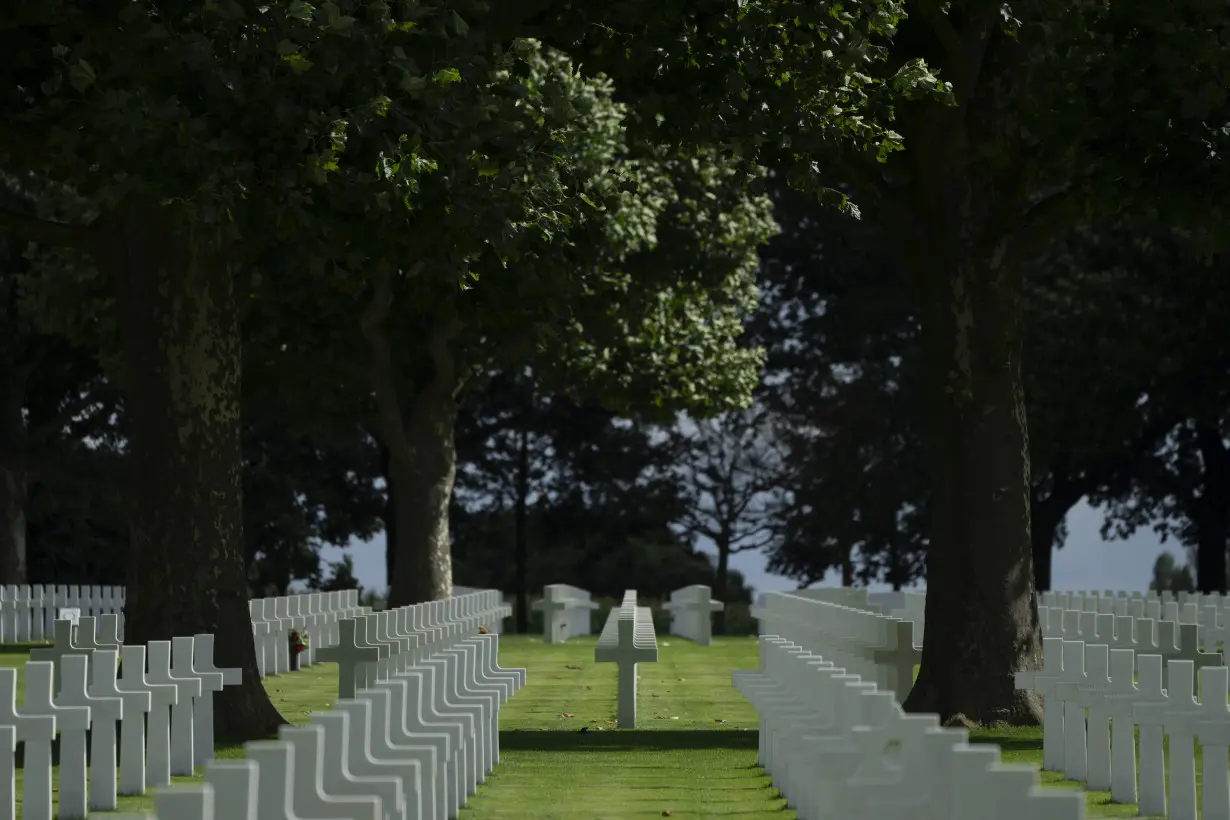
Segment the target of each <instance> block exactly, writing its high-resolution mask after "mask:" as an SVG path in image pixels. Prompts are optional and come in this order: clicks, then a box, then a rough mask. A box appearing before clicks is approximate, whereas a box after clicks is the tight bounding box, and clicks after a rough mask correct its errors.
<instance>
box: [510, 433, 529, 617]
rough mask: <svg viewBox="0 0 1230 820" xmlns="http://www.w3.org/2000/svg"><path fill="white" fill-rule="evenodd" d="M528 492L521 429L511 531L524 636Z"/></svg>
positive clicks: (525, 448)
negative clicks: (515, 506)
mask: <svg viewBox="0 0 1230 820" xmlns="http://www.w3.org/2000/svg"><path fill="white" fill-rule="evenodd" d="M529 494H530V435H529V433H528V432H526V431H525V430H522V431H521V442H520V444H519V446H518V448H517V509H516V513H515V516H516V518H515V530H514V532H513V539H514V542H515V543H514V544H513V585H514V586H515V587H516V589H515V590H514V593H515V595H516V598H517V609H516V613H517V632H518V633H520V634H522V635H525V634H527V633H528V632H529V631H530V595H529V588H528V587H529V582H528V580H527V577H526V575H527V569H528V568H527V564H528V563H529V533H528V532H526V519H527V518H528V515H527V510H526V506H527V505H528V503H529V502H528V498H527V496H529Z"/></svg>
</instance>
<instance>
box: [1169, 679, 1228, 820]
mask: <svg viewBox="0 0 1230 820" xmlns="http://www.w3.org/2000/svg"><path fill="white" fill-rule="evenodd" d="M1166 665H1167V666H1168V667H1169V669H1170V686H1168V687H1167V688H1166V691H1167V692H1168V693H1169V695H1170V697H1169V698H1168V699H1167V702H1166V709H1165V715H1164V717H1163V723H1162V727H1163V728H1164V729H1165V731H1166V734H1167V735H1168V736H1169V738H1170V743H1169V752H1170V761H1169V764H1170V776H1169V777H1168V778H1167V781H1166V782H1167V786H1168V790H1169V793H1170V813H1169V815H1167V816H1168V817H1169V818H1170V820H1196V752H1195V749H1194V748H1193V745H1194V741H1195V739H1196V735H1197V734H1198V732H1199V726H1200V722H1201V721H1202V720H1203V719H1204V709H1203V707H1202V706H1201V705H1200V704H1199V703H1197V701H1196V698H1195V696H1194V695H1192V692H1194V691H1195V689H1196V674H1195V664H1194V663H1192V662H1191V661H1170V662H1168V663H1167V664H1166ZM1221 698H1222V700H1223V701H1224V700H1225V699H1226V696H1225V693H1224V692H1223V693H1222V695H1221Z"/></svg>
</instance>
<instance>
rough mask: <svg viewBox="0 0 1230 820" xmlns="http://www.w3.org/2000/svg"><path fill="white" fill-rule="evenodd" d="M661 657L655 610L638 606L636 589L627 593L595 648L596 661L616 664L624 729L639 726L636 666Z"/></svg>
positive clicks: (619, 717)
mask: <svg viewBox="0 0 1230 820" xmlns="http://www.w3.org/2000/svg"><path fill="white" fill-rule="evenodd" d="M657 660H658V638H657V635H656V634H655V633H654V628H653V613H652V612H651V611H650V610H649V608H648V607H643V606H637V604H636V590H634V589H629V590H627V591H625V592H624V598H623V601H622V603H620V605H619V606H617V607H613V608H612V609H611V612H610V614H609V615H607V619H606V625H605V626H603V627H602V634H601V635H599V636H598V645H597V646H595V647H594V662H595V663H613V664H615V666H616V673H617V678H618V684H617V686H618V688H617V690H616V701H615V702H616V710H615V719H616V723H617V725H618V726H619V728H620V729H635V728H636V665H637V664H638V663H654V662H656V661H657Z"/></svg>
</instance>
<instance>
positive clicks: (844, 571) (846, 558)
mask: <svg viewBox="0 0 1230 820" xmlns="http://www.w3.org/2000/svg"><path fill="white" fill-rule="evenodd" d="M841 585H842V586H843V587H852V586H854V550H853V549H848V550H846V551H845V553H843V554H842V556H841Z"/></svg>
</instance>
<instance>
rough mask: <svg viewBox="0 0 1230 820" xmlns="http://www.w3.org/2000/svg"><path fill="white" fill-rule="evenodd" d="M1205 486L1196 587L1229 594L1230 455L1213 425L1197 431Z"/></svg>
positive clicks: (1199, 504) (1199, 522) (1200, 504)
mask: <svg viewBox="0 0 1230 820" xmlns="http://www.w3.org/2000/svg"><path fill="white" fill-rule="evenodd" d="M1196 442H1197V445H1198V446H1199V447H1200V458H1201V461H1202V462H1203V466H1204V486H1203V487H1201V491H1200V497H1199V498H1198V499H1196V502H1195V504H1196V512H1197V521H1196V522H1195V523H1196V531H1197V533H1198V536H1197V537H1198V541H1197V544H1196V583H1197V585H1198V587H1199V589H1200V591H1201V592H1204V593H1208V592H1221V593H1225V591H1226V546H1227V539H1228V538H1230V453H1227V452H1226V445H1225V443H1224V442H1223V441H1222V437H1221V433H1220V432H1219V431H1218V429H1217V427H1216V426H1214V425H1211V424H1201V425H1198V426H1197V427H1196Z"/></svg>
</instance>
